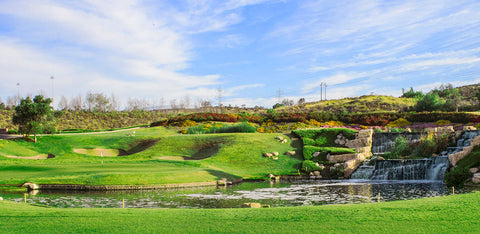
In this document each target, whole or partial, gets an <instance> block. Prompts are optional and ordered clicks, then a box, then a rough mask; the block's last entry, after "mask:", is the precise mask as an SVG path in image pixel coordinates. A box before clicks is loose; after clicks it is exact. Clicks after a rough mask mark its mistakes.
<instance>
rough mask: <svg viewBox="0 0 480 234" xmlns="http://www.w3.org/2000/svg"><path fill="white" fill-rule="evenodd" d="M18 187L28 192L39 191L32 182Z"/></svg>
mask: <svg viewBox="0 0 480 234" xmlns="http://www.w3.org/2000/svg"><path fill="white" fill-rule="evenodd" d="M20 187H25V188H27V189H28V190H37V189H39V187H38V185H36V184H34V183H32V182H25V183H23V184H22V185H21V186H20Z"/></svg>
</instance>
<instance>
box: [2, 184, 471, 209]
mask: <svg viewBox="0 0 480 234" xmlns="http://www.w3.org/2000/svg"><path fill="white" fill-rule="evenodd" d="M471 190H472V189H463V190H456V192H457V193H465V192H470V191H471ZM448 194H451V189H450V188H447V187H445V185H444V184H443V183H441V182H432V181H365V180H339V181H316V182H310V183H301V184H285V183H278V184H270V183H243V184H240V185H238V186H234V187H227V188H215V187H205V188H195V189H165V190H155V191H135V192H130V191H129V192H125V191H124V192H83V193H79V192H75V193H73V192H52V191H40V192H38V193H37V194H31V195H28V196H27V202H28V203H35V204H42V205H48V206H53V207H61V208H67V207H97V208H101V207H122V205H123V200H125V207H127V208H234V207H240V206H241V204H243V203H246V202H258V203H261V204H265V205H270V206H272V207H280V206H310V205H326V204H351V203H367V202H377V201H378V200H380V201H392V200H405V199H415V198H422V197H436V196H442V195H448ZM379 195H380V197H379ZM2 196H3V197H4V198H5V199H8V200H13V201H17V202H23V199H24V198H23V193H6V194H2Z"/></svg>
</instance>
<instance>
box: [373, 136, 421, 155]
mask: <svg viewBox="0 0 480 234" xmlns="http://www.w3.org/2000/svg"><path fill="white" fill-rule="evenodd" d="M398 137H404V138H405V139H406V140H407V142H408V143H414V142H417V141H419V140H420V138H421V137H422V134H421V133H394V132H386V133H375V134H373V140H372V153H373V154H383V153H386V152H390V151H391V150H392V149H393V148H394V147H395V140H396V139H397V138H398Z"/></svg>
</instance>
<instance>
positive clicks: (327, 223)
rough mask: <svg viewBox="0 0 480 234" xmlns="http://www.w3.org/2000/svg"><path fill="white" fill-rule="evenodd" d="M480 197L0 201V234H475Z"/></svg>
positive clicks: (479, 224) (473, 195) (464, 195)
mask: <svg viewBox="0 0 480 234" xmlns="http://www.w3.org/2000/svg"><path fill="white" fill-rule="evenodd" d="M478 204H480V192H476V193H471V194H463V195H453V196H446V197H436V198H424V199H417V200H410V201H396V202H384V203H370V204H355V205H329V206H311V207H285V208H270V209H91V208H88V209H83V208H76V209H59V208H43V207H36V206H31V205H28V204H27V205H25V204H21V203H12V202H6V201H0V210H1V211H2V212H1V218H0V233H60V232H61V233H67V232H68V233H92V232H98V233H212V232H215V233H217V232H221V233H332V232H334V233H339V232H340V233H479V232H480V220H479V219H478V217H479V216H480V209H478Z"/></svg>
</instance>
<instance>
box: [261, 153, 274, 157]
mask: <svg viewBox="0 0 480 234" xmlns="http://www.w3.org/2000/svg"><path fill="white" fill-rule="evenodd" d="M272 156H273V155H272V154H271V153H264V154H263V157H268V158H271V157H272Z"/></svg>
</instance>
